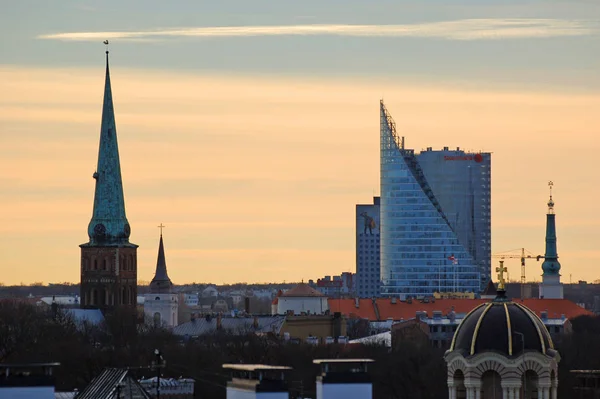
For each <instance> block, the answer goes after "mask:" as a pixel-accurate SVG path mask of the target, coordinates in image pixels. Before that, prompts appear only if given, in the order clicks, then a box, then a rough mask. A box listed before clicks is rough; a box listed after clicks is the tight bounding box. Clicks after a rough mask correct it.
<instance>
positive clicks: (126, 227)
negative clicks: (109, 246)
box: [124, 223, 131, 238]
mask: <svg viewBox="0 0 600 399" xmlns="http://www.w3.org/2000/svg"><path fill="white" fill-rule="evenodd" d="M124 230H125V237H127V238H129V235H130V234H131V227H130V226H129V223H126V224H125V228H124Z"/></svg>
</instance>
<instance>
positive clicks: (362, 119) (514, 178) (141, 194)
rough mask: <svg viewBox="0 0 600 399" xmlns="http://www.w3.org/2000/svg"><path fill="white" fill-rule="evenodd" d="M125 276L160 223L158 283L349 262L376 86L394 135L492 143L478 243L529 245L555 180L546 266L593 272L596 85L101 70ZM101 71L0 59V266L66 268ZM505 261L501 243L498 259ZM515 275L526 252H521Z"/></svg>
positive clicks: (7, 271)
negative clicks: (125, 225) (128, 259)
mask: <svg viewBox="0 0 600 399" xmlns="http://www.w3.org/2000/svg"><path fill="white" fill-rule="evenodd" d="M111 75H112V76H111V77H112V85H113V96H114V101H115V111H116V121H117V131H118V135H119V146H120V154H121V167H122V172H123V178H124V188H125V199H126V207H127V214H128V219H129V222H130V224H131V226H132V235H131V240H132V242H134V243H136V244H139V245H140V248H139V263H138V269H139V279H140V280H149V279H151V277H152V273H153V270H154V267H155V263H156V252H157V245H158V233H159V232H158V229H157V228H156V226H157V225H158V224H159V223H161V222H162V223H164V224H165V225H166V226H167V228H166V229H165V232H164V235H165V246H166V255H167V265H168V269H169V274H170V276H171V279H172V280H173V281H174V282H175V283H184V282H192V281H197V282H209V281H210V282H214V283H230V282H239V281H247V282H255V281H256V282H263V281H283V280H286V281H292V280H293V281H298V280H300V279H305V280H306V279H309V278H318V277H321V276H323V275H325V274H329V275H331V274H338V273H340V272H342V271H353V270H354V268H355V260H354V244H355V242H354V205H355V204H356V203H367V202H369V201H370V200H371V197H372V195H373V192H374V190H375V193H376V194H378V186H379V99H380V98H381V97H382V96H383V98H384V100H385V102H386V106H387V108H388V109H389V110H390V112H391V113H392V115H393V116H394V118H395V120H396V123H397V126H398V131H399V132H400V133H401V134H403V135H404V136H406V144H407V147H408V148H415V149H417V150H420V149H422V148H425V147H428V146H433V147H434V148H441V147H443V146H450V147H456V146H460V147H461V148H466V149H473V150H484V151H492V152H493V157H492V187H493V189H492V190H493V191H492V215H493V219H492V239H493V246H492V251H493V252H500V251H505V250H509V249H513V248H520V247H525V248H527V249H528V250H530V251H531V252H534V253H543V250H544V228H545V227H544V225H545V212H546V206H545V203H546V201H547V194H548V193H547V186H546V184H547V181H548V180H553V181H554V183H555V186H554V187H555V191H554V193H555V196H554V198H555V201H556V213H557V228H558V251H559V255H560V261H561V263H562V267H563V268H562V274H563V281H565V282H568V281H569V275H571V274H572V279H573V281H577V280H578V279H586V280H588V281H591V280H595V279H597V278H599V276H598V273H597V272H596V265H597V263H598V262H599V261H600V249H599V247H598V241H599V240H598V238H599V233H598V232H599V231H600V216H599V215H598V212H597V211H596V208H595V206H594V203H595V201H596V199H597V198H600V188H599V185H598V177H597V172H596V171H597V170H598V167H597V165H596V163H595V158H596V156H597V154H598V153H600V140H598V131H599V130H600V113H599V112H598V110H599V109H600V93H593V92H592V93H589V92H588V93H577V92H559V91H556V89H555V90H554V91H553V90H551V89H542V88H540V89H535V90H534V89H527V90H522V91H519V90H512V91H508V90H500V89H499V88H497V87H492V86H489V87H474V86H470V85H462V86H461V85H457V84H454V85H446V86H444V85H440V86H432V85H427V84H424V83H422V82H419V81H410V80H405V81H401V80H387V81H385V80H366V79H351V78H349V77H348V78H339V79H334V80H325V79H308V78H303V77H265V76H262V77H251V76H247V77H240V76H236V77H233V76H226V75H207V74H202V75H200V74H198V75H194V74H191V73H188V74H185V73H181V72H177V73H175V72H160V71H154V72H150V71H142V70H132V69H129V70H126V69H122V68H118V67H115V66H114V65H113V68H112V71H111ZM103 79H104V73H103V69H102V68H94V69H70V70H66V69H64V70H58V69H27V68H18V69H17V68H10V67H1V68H0V93H2V94H3V95H2V96H0V183H1V184H0V220H1V221H2V223H0V272H1V276H2V278H1V280H0V281H1V282H3V283H4V284H18V283H20V282H23V283H31V282H35V281H44V282H59V281H72V282H76V281H78V280H79V266H78V265H79V248H78V245H79V244H81V243H83V242H86V241H87V233H86V229H87V224H88V222H89V219H90V216H91V210H92V200H93V188H94V184H93V179H92V173H93V172H94V168H95V166H96V162H97V151H98V139H99V129H100V126H99V125H100V112H101V100H102V89H103ZM507 265H508V267H509V272H510V276H511V278H517V274H518V273H519V268H518V260H515V261H512V262H508V263H507ZM529 265H530V267H531V268H530V269H528V272H527V277H528V279H538V280H539V275H540V274H541V268H540V266H541V265H540V264H539V263H536V262H534V261H532V262H530V263H529Z"/></svg>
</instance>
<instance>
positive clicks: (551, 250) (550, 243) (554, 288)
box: [540, 182, 563, 299]
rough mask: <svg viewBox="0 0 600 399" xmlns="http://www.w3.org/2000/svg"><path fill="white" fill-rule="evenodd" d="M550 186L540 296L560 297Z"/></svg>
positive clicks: (560, 284) (560, 286) (554, 216)
mask: <svg viewBox="0 0 600 399" xmlns="http://www.w3.org/2000/svg"><path fill="white" fill-rule="evenodd" d="M548 185H549V186H550V200H549V201H548V214H547V215H546V252H545V254H544V263H542V270H543V271H544V273H543V274H542V283H541V284H540V298H547V299H562V298H563V285H562V283H561V282H560V263H559V262H558V252H557V250H556V215H555V214H554V201H553V200H552V186H553V183H552V182H549V183H548Z"/></svg>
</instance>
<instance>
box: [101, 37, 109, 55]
mask: <svg viewBox="0 0 600 399" xmlns="http://www.w3.org/2000/svg"><path fill="white" fill-rule="evenodd" d="M102 43H104V44H105V45H106V55H108V40H105V41H103V42H102Z"/></svg>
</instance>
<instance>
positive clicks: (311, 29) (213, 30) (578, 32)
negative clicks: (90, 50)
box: [38, 18, 600, 41]
mask: <svg viewBox="0 0 600 399" xmlns="http://www.w3.org/2000/svg"><path fill="white" fill-rule="evenodd" d="M598 33H600V21H599V20H561V19H526V18H524V19H462V20H456V21H442V22H430V23H420V24H405V25H339V24H337V25H336V24H329V25H280V26H220V27H195V28H194V27H190V28H170V29H156V30H147V31H116V32H67V33H54V34H45V35H40V36H38V38H39V39H53V40H64V41H97V40H104V39H122V40H137V41H139V40H148V39H168V38H171V39H173V38H193V37H203V38H215V37H249V36H315V35H331V36H355V37H420V38H438V39H447V40H492V39H517V38H548V37H558V36H585V35H595V34H598Z"/></svg>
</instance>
